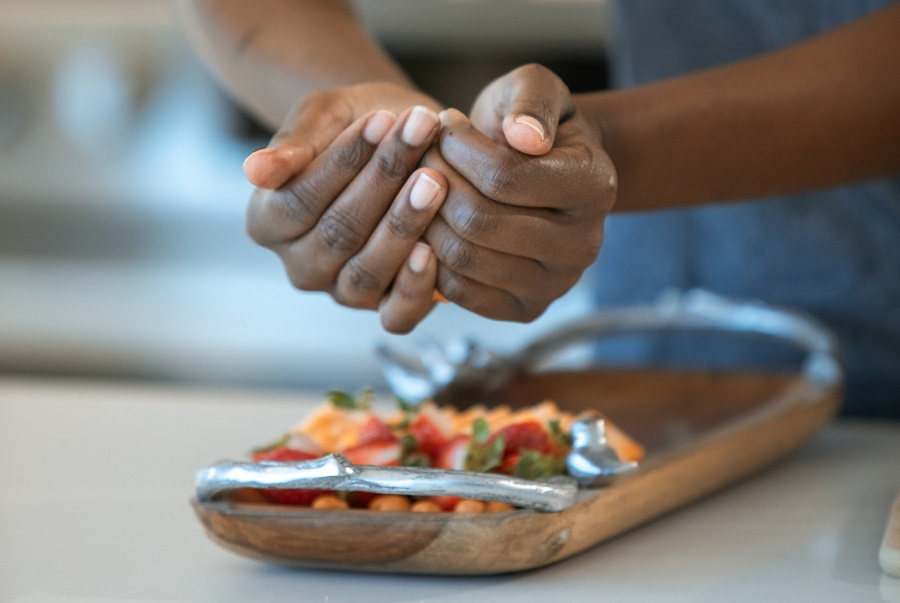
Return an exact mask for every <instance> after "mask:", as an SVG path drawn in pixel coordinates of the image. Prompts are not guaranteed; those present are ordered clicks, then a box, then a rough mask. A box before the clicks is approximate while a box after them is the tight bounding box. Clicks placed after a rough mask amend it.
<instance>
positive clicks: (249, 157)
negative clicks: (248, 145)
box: [242, 148, 272, 174]
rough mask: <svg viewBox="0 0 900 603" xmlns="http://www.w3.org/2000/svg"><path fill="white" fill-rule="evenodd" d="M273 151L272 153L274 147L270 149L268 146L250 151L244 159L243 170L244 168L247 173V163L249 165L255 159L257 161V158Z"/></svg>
mask: <svg viewBox="0 0 900 603" xmlns="http://www.w3.org/2000/svg"><path fill="white" fill-rule="evenodd" d="M271 153H272V149H268V148H267V149H259V150H257V151H253V152H252V153H250V154H249V155H247V158H246V159H244V164H243V166H242V168H243V170H244V173H245V174H246V173H247V165H248V164H250V163H252V162H253V161H256V160H257V159H259V158H260V157H262V156H263V155H269V154H271Z"/></svg>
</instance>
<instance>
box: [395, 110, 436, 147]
mask: <svg viewBox="0 0 900 603" xmlns="http://www.w3.org/2000/svg"><path fill="white" fill-rule="evenodd" d="M439 121H440V120H439V119H438V116H437V114H436V113H435V112H434V111H432V110H430V109H427V108H425V107H423V106H421V105H417V106H416V107H413V110H412V111H411V112H410V114H409V116H408V117H407V118H406V123H405V124H403V131H402V132H401V133H400V138H401V140H403V142H405V143H406V144H408V145H410V146H413V147H417V146H419V145H420V144H422V143H423V142H425V139H426V138H428V135H429V134H431V131H432V130H434V127H435V126H436V125H438V123H439Z"/></svg>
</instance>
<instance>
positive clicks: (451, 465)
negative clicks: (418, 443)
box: [434, 434, 471, 470]
mask: <svg viewBox="0 0 900 603" xmlns="http://www.w3.org/2000/svg"><path fill="white" fill-rule="evenodd" d="M470 440H471V438H470V437H469V436H467V435H463V434H461V435H457V436H453V437H452V438H450V440H449V441H448V442H447V443H446V444H444V445H443V446H442V447H441V449H440V450H438V451H437V454H435V456H434V466H435V467H438V468H440V469H457V470H462V469H463V468H464V467H465V464H466V452H467V449H468V447H469V441H470Z"/></svg>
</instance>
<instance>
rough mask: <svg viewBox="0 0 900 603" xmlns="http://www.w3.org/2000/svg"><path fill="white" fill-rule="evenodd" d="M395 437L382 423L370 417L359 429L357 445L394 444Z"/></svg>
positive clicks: (376, 418) (373, 416) (374, 417)
mask: <svg viewBox="0 0 900 603" xmlns="http://www.w3.org/2000/svg"><path fill="white" fill-rule="evenodd" d="M396 441H397V436H395V435H394V433H393V432H392V431H391V428H390V427H388V426H387V425H386V424H385V423H384V421H382V420H381V419H379V418H378V417H376V416H375V415H372V416H371V417H369V420H368V421H366V422H365V423H363V424H362V426H361V427H360V428H359V444H360V445H362V444H371V443H372V442H396Z"/></svg>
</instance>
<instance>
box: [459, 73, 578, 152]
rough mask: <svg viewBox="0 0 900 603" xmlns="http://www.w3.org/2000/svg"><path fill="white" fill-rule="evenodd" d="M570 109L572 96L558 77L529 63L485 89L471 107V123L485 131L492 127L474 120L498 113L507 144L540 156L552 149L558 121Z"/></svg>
mask: <svg viewBox="0 0 900 603" xmlns="http://www.w3.org/2000/svg"><path fill="white" fill-rule="evenodd" d="M479 105H480V106H479ZM490 105H493V106H490ZM573 111H574V105H573V103H572V95H571V93H570V92H569V89H568V87H567V86H566V85H565V83H563V81H562V80H561V79H560V78H559V76H557V75H556V74H555V73H553V72H552V71H550V70H549V69H547V68H546V67H543V66H541V65H536V64H531V65H525V66H523V67H519V68H518V69H515V70H513V71H511V72H510V73H508V74H506V75H505V76H503V77H501V78H500V79H498V80H495V81H494V82H493V83H491V84H490V85H489V86H488V88H486V89H485V92H484V93H482V96H481V97H479V99H478V101H476V108H475V109H473V123H475V124H476V126H477V127H478V128H479V129H481V130H482V131H485V132H488V131H491V130H493V129H494V128H495V127H496V126H495V125H494V124H487V123H485V124H480V123H478V122H479V121H484V120H485V117H486V116H490V117H487V119H489V120H490V119H493V120H496V119H497V118H498V117H500V116H502V124H501V128H502V132H503V136H504V138H505V139H506V142H507V144H509V146H511V147H512V148H514V149H516V150H518V151H521V152H522V153H527V154H529V155H543V154H545V153H547V152H548V151H549V150H550V149H551V148H553V142H554V140H555V138H556V132H557V129H558V127H559V124H560V122H562V121H564V120H565V119H567V118H568V117H569V116H570V115H571V114H572V112H573ZM482 125H484V126H485V127H484V128H482Z"/></svg>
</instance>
